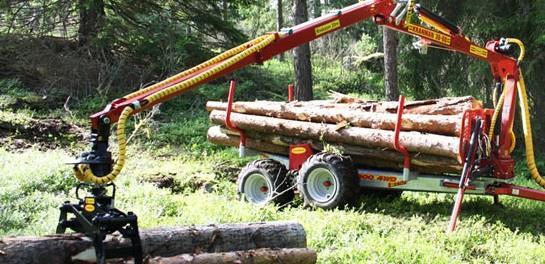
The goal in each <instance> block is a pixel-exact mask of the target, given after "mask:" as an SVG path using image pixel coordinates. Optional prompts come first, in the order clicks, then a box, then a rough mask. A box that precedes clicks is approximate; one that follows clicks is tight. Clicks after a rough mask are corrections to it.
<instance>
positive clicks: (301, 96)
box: [293, 0, 313, 101]
mask: <svg viewBox="0 0 545 264" xmlns="http://www.w3.org/2000/svg"><path fill="white" fill-rule="evenodd" d="M294 4H295V12H294V20H295V24H296V25H298V24H301V23H304V22H306V21H307V20H308V10H307V1H306V0H294ZM293 55H294V60H295V63H294V67H295V80H296V81H295V100H298V101H308V100H312V98H313V94H312V67H311V62H310V45H309V44H308V43H307V44H304V45H301V46H299V47H297V48H295V49H294V52H293Z"/></svg>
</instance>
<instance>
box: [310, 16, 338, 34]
mask: <svg viewBox="0 0 545 264" xmlns="http://www.w3.org/2000/svg"><path fill="white" fill-rule="evenodd" d="M340 27H341V20H339V19H336V20H333V21H331V22H329V23H327V24H324V25H321V26H319V27H316V29H314V32H316V36H320V35H323V34H325V33H327V32H330V31H333V30H335V29H337V28H340Z"/></svg>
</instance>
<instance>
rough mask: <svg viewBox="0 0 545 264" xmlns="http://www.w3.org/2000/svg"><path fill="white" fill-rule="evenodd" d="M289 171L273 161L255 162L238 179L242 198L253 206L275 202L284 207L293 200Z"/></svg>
mask: <svg viewBox="0 0 545 264" xmlns="http://www.w3.org/2000/svg"><path fill="white" fill-rule="evenodd" d="M291 183H292V181H291V180H290V179H289V176H288V170H287V169H286V167H284V165H282V164H281V163H280V162H278V161H275V160H272V159H263V160H255V161H252V162H250V163H248V164H247V165H246V167H244V168H243V169H242V170H241V172H240V174H239V175H238V179H237V190H238V193H239V195H240V197H241V198H242V199H244V200H246V201H248V202H250V203H252V204H256V205H264V204H267V203H269V202H273V203H275V204H278V205H284V204H287V203H289V202H291V201H292V200H293V197H294V195H295V194H294V190H293V189H294V188H293V186H291Z"/></svg>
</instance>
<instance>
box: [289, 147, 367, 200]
mask: <svg viewBox="0 0 545 264" xmlns="http://www.w3.org/2000/svg"><path fill="white" fill-rule="evenodd" d="M316 168H325V169H327V170H328V171H329V172H331V174H332V175H333V177H336V179H337V182H338V183H339V184H338V185H339V186H338V188H337V192H336V194H335V195H334V196H333V197H332V198H331V199H330V200H328V201H326V202H319V201H316V200H314V199H312V197H310V196H309V194H308V190H307V188H306V182H307V179H308V176H309V175H310V173H311V172H312V170H314V169H316ZM297 188H298V190H299V192H300V193H301V195H302V196H303V200H304V202H305V205H309V206H311V207H315V208H323V209H333V208H342V207H344V206H345V205H348V204H351V203H353V202H354V200H355V198H356V196H357V194H358V193H359V190H360V186H359V179H358V173H357V170H356V169H355V167H354V165H353V164H352V160H351V159H350V158H349V157H344V156H340V155H337V154H333V153H328V152H321V153H318V154H314V155H312V156H311V157H310V158H309V159H308V160H307V161H305V163H303V166H302V167H301V170H300V171H299V177H298V181H297Z"/></svg>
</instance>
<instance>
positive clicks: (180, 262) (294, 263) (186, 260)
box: [148, 248, 317, 264]
mask: <svg viewBox="0 0 545 264" xmlns="http://www.w3.org/2000/svg"><path fill="white" fill-rule="evenodd" d="M316 259H317V256H316V252H314V251H313V250H311V249H306V248H282V249H268V248H267V249H265V248H263V249H256V250H248V251H235V252H224V253H204V254H197V255H191V254H184V255H179V256H174V257H169V258H154V259H151V260H149V262H148V263H149V264H229V263H232V264H241V263H252V264H273V263H279V264H280V263H282V264H312V263H316Z"/></svg>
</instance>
